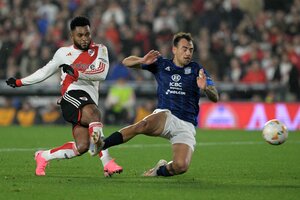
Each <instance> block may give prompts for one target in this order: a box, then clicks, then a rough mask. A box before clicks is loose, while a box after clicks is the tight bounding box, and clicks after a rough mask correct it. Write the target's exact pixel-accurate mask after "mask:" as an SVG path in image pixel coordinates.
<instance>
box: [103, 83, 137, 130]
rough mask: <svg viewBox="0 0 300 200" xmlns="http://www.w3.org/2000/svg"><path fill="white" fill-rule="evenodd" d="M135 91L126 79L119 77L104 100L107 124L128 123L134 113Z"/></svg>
mask: <svg viewBox="0 0 300 200" xmlns="http://www.w3.org/2000/svg"><path fill="white" fill-rule="evenodd" d="M134 105H135V92H134V89H133V88H132V87H131V86H130V85H128V83H127V81H126V79H124V78H119V79H118V80H117V81H116V83H115V84H114V85H112V86H111V88H110V89H109V91H108V95H107V98H106V100H105V107H106V108H107V109H106V112H105V119H106V123H107V124H119V125H120V124H129V123H131V122H132V118H133V115H134Z"/></svg>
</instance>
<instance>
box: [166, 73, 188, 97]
mask: <svg viewBox="0 0 300 200" xmlns="http://www.w3.org/2000/svg"><path fill="white" fill-rule="evenodd" d="M171 79H172V81H171V82H170V83H169V87H170V88H169V89H168V90H167V91H166V94H167V95H168V94H178V95H185V94H186V93H185V92H184V91H182V83H181V82H179V81H180V80H181V76H180V75H179V74H173V75H172V76H171Z"/></svg>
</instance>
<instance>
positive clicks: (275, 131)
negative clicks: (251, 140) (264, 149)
mask: <svg viewBox="0 0 300 200" xmlns="http://www.w3.org/2000/svg"><path fill="white" fill-rule="evenodd" d="M262 135H263V138H264V139H265V140H266V141H267V142H268V143H269V144H273V145H279V144H282V143H284V142H285V140H286V139H287V137H288V130H287V128H286V126H285V125H284V124H283V123H282V122H280V121H279V120H278V119H272V120H270V121H268V122H267V123H266V124H265V125H264V127H263V131H262Z"/></svg>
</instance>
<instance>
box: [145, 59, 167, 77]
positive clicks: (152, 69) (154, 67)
mask: <svg viewBox="0 0 300 200" xmlns="http://www.w3.org/2000/svg"><path fill="white" fill-rule="evenodd" d="M161 60H162V57H158V58H157V60H156V61H155V62H154V63H152V64H150V65H146V64H143V65H142V69H144V70H148V71H150V72H152V73H153V74H155V73H156V72H157V71H158V66H159V63H160V62H161Z"/></svg>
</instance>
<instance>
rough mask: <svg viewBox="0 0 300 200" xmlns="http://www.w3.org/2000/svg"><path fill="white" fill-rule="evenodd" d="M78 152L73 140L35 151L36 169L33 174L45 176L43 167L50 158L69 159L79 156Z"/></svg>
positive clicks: (44, 167)
mask: <svg viewBox="0 0 300 200" xmlns="http://www.w3.org/2000/svg"><path fill="white" fill-rule="evenodd" d="M79 155H80V153H79V152H78V150H77V147H76V144H75V142H67V143H66V144H64V145H62V146H60V147H57V148H53V149H50V150H45V151H37V152H36V153H35V156H34V158H35V161H36V169H35V174H36V175H37V176H45V175H46V172H45V169H46V167H47V165H48V163H49V161H50V160H53V159H70V158H73V157H76V156H79Z"/></svg>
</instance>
